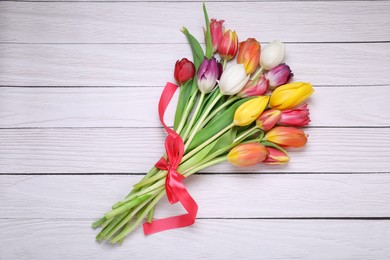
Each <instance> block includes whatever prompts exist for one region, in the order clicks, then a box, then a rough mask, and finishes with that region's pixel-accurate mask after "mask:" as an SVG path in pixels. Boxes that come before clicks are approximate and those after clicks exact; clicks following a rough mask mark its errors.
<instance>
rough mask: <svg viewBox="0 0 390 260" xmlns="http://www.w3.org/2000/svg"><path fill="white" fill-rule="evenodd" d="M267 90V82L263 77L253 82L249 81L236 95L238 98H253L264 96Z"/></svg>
mask: <svg viewBox="0 0 390 260" xmlns="http://www.w3.org/2000/svg"><path fill="white" fill-rule="evenodd" d="M267 90H268V80H267V79H266V78H265V76H264V75H261V77H259V78H256V79H254V80H249V81H248V83H246V85H245V86H244V88H243V89H242V90H241V91H240V92H239V93H238V95H239V96H240V97H254V96H261V95H263V94H265V92H267Z"/></svg>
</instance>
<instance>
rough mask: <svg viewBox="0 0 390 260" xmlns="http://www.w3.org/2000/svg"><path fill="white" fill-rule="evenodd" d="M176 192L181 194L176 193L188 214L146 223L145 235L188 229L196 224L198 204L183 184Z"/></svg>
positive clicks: (144, 226)
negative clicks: (182, 228)
mask: <svg viewBox="0 0 390 260" xmlns="http://www.w3.org/2000/svg"><path fill="white" fill-rule="evenodd" d="M178 191H179V192H178ZM174 192H178V193H179V194H177V193H176V194H175V195H176V197H177V198H178V199H179V202H180V203H181V204H182V205H183V207H184V208H185V209H186V211H187V212H188V213H187V214H183V215H179V216H174V217H169V218H164V219H158V220H155V221H153V222H152V223H148V222H146V223H144V225H143V228H144V234H145V235H150V234H154V233H157V232H161V231H165V230H169V229H175V228H181V227H187V226H190V225H192V224H194V223H195V219H196V214H197V213H198V204H197V203H196V202H195V200H194V199H193V198H192V197H191V195H190V194H189V193H188V191H187V189H186V188H185V187H184V185H183V184H182V183H181V185H180V187H177V189H175V190H174Z"/></svg>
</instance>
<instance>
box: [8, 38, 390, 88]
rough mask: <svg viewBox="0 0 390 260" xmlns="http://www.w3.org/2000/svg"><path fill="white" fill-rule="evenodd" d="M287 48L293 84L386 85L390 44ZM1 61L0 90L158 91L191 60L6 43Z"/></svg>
mask: <svg viewBox="0 0 390 260" xmlns="http://www.w3.org/2000/svg"><path fill="white" fill-rule="evenodd" d="M286 48H287V58H286V62H287V63H288V64H289V65H290V66H291V68H292V69H293V71H294V73H295V80H297V81H309V82H312V83H313V84H315V85H386V84H387V85H389V84H390V74H389V73H388V69H387V68H388V67H389V66H390V56H389V55H384V53H389V52H390V43H364V44H288V45H287V47H286ZM157 49H158V51H153V50H157ZM173 53H174V55H173ZM0 56H1V57H2V62H1V65H0V69H1V70H0V71H1V74H0V85H11V86H162V85H163V84H165V82H166V81H168V80H173V66H174V64H175V61H176V60H177V59H179V58H181V57H192V56H191V53H190V49H189V47H188V46H187V45H186V44H179V45H178V44H167V45H157V44H148V45H111V44H103V45H101V44H98V45H89V44H84V45H77V44H70V45H69V44H65V45H62V44H60V45H58V44H48V45H46V44H38V45H35V44H33V45H15V44H5V45H0ZM362 64H364V66H363V65H362Z"/></svg>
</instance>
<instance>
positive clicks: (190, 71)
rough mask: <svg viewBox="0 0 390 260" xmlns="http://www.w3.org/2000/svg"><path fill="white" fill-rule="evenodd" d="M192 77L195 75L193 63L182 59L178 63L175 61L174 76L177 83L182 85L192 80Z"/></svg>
mask: <svg viewBox="0 0 390 260" xmlns="http://www.w3.org/2000/svg"><path fill="white" fill-rule="evenodd" d="M194 75H195V66H194V63H192V62H191V61H189V60H188V59H186V58H183V59H181V60H180V61H176V64H175V72H174V76H175V80H176V81H177V83H179V84H180V85H183V84H184V83H186V82H187V81H188V80H190V79H192V77H194Z"/></svg>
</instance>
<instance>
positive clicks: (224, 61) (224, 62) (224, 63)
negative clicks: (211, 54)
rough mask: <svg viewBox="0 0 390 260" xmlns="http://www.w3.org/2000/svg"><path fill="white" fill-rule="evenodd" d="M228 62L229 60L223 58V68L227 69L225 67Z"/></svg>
mask: <svg viewBox="0 0 390 260" xmlns="http://www.w3.org/2000/svg"><path fill="white" fill-rule="evenodd" d="M226 62H227V60H225V59H223V60H222V68H223V70H225V68H226Z"/></svg>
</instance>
